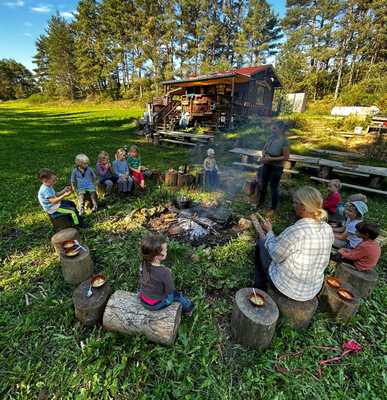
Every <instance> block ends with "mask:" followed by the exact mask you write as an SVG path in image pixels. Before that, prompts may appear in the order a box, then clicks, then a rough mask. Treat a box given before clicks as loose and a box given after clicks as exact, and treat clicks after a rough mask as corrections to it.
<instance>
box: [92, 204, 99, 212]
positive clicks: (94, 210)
mask: <svg viewBox="0 0 387 400" xmlns="http://www.w3.org/2000/svg"><path fill="white" fill-rule="evenodd" d="M97 210H98V206H97V204H95V205H94V206H93V208H92V209H91V212H97Z"/></svg>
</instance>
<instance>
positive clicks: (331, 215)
mask: <svg viewBox="0 0 387 400" xmlns="http://www.w3.org/2000/svg"><path fill="white" fill-rule="evenodd" d="M340 189H341V182H340V181H339V180H338V179H332V180H330V181H329V182H328V191H329V194H328V196H327V197H326V198H325V199H324V201H323V208H324V209H325V210H326V211H327V212H328V220H332V221H334V220H336V219H337V218H335V217H337V215H336V211H337V210H336V209H337V205H338V204H339V203H340V201H341V196H340V193H339V190H340Z"/></svg>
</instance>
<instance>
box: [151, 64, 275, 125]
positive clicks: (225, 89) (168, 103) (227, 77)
mask: <svg viewBox="0 0 387 400" xmlns="http://www.w3.org/2000/svg"><path fill="white" fill-rule="evenodd" d="M279 87H281V82H280V81H279V79H278V77H277V75H276V73H275V71H274V68H273V66H272V65H259V66H255V67H245V68H239V69H233V70H228V71H223V72H216V73H211V74H207V75H200V76H195V77H188V78H186V79H180V80H170V81H165V82H163V88H164V96H162V97H157V98H154V99H153V102H152V104H151V107H152V114H153V116H154V117H153V123H154V125H155V127H156V128H158V129H175V128H178V127H179V125H180V127H181V126H182V125H185V126H187V125H188V126H207V127H212V128H221V127H229V126H231V125H232V124H233V123H234V122H238V121H243V120H245V119H246V118H247V117H248V116H270V115H271V113H272V103H273V94H274V90H275V89H276V88H279Z"/></svg>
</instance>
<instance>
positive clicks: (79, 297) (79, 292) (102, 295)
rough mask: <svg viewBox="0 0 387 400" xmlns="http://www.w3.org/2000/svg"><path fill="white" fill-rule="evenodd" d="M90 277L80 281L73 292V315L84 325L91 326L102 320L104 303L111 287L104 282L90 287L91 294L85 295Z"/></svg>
mask: <svg viewBox="0 0 387 400" xmlns="http://www.w3.org/2000/svg"><path fill="white" fill-rule="evenodd" d="M89 287H90V279H88V280H87V281H85V282H82V283H81V284H80V285H79V286H78V287H77V288H76V289H75V290H74V292H73V302H74V309H75V317H76V318H77V319H78V320H79V321H80V322H81V323H82V324H83V325H85V326H93V325H97V324H99V323H100V322H102V316H103V312H104V310H105V306H106V303H107V301H108V299H109V297H110V295H111V292H112V288H111V287H110V286H109V285H108V284H106V283H105V284H104V285H103V286H101V287H99V288H92V293H93V294H92V295H91V296H90V297H87V292H88V290H89Z"/></svg>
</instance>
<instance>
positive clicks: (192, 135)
mask: <svg viewBox="0 0 387 400" xmlns="http://www.w3.org/2000/svg"><path fill="white" fill-rule="evenodd" d="M158 133H159V134H160V135H163V136H174V137H187V138H202V139H207V140H210V139H213V138H214V136H213V135H204V134H203V135H202V134H199V133H188V132H179V131H165V130H160V131H158Z"/></svg>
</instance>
